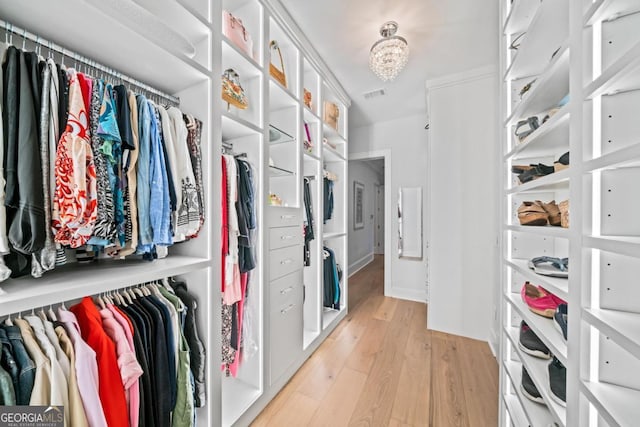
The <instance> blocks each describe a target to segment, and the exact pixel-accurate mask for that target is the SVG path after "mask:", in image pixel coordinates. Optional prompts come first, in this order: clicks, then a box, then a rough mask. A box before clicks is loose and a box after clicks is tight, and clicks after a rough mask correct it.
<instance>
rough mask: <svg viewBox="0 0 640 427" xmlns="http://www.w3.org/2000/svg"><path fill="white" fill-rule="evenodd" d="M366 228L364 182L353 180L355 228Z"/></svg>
mask: <svg viewBox="0 0 640 427" xmlns="http://www.w3.org/2000/svg"><path fill="white" fill-rule="evenodd" d="M361 228H364V184H362V183H360V182H358V181H353V229H354V230H359V229H361Z"/></svg>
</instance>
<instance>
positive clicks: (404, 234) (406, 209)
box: [398, 187, 422, 259]
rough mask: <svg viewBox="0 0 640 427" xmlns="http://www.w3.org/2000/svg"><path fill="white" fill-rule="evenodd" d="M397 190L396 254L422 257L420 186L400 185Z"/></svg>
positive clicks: (402, 256)
mask: <svg viewBox="0 0 640 427" xmlns="http://www.w3.org/2000/svg"><path fill="white" fill-rule="evenodd" d="M398 192H399V194H398V254H399V256H400V258H417V259H422V187H401V188H400V190H398Z"/></svg>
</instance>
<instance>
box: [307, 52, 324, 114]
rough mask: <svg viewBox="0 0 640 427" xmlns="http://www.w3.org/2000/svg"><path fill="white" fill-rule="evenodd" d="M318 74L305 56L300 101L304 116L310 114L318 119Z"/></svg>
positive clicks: (319, 103)
mask: <svg viewBox="0 0 640 427" xmlns="http://www.w3.org/2000/svg"><path fill="white" fill-rule="evenodd" d="M320 101H321V100H320V75H319V74H318V72H317V71H316V70H315V68H314V67H313V66H312V65H311V64H310V63H309V60H308V59H307V58H303V60H302V102H303V105H304V108H305V110H306V111H305V117H306V116H307V115H308V114H311V115H312V116H314V117H317V118H318V119H320V114H319V107H320V105H321V102H320Z"/></svg>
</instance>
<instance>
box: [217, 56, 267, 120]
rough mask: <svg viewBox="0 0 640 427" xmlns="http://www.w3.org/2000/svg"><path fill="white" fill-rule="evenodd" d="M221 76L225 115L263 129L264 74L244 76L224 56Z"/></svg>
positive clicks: (222, 103) (230, 118) (221, 101)
mask: <svg viewBox="0 0 640 427" xmlns="http://www.w3.org/2000/svg"><path fill="white" fill-rule="evenodd" d="M222 63H223V67H227V68H224V71H223V73H222V76H221V85H222V97H221V99H220V103H221V107H222V111H223V113H222V114H223V116H224V117H225V118H227V119H229V120H234V121H237V122H238V123H240V124H242V125H245V126H247V127H250V128H253V129H262V127H263V123H262V119H263V118H262V114H261V110H262V99H261V98H262V89H261V87H262V76H260V75H259V74H249V75H248V76H247V78H243V77H241V76H240V74H239V73H238V72H237V71H236V70H235V69H234V68H233V67H232V66H230V65H228V62H227V61H226V60H225V58H223V61H222Z"/></svg>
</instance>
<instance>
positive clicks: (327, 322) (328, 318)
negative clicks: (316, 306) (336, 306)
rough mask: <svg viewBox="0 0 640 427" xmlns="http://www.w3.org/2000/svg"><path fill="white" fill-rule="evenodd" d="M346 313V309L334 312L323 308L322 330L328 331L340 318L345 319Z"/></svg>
mask: <svg viewBox="0 0 640 427" xmlns="http://www.w3.org/2000/svg"><path fill="white" fill-rule="evenodd" d="M345 314H346V311H345V309H344V307H343V308H342V309H340V310H333V309H329V308H326V307H323V310H322V329H327V328H328V327H329V326H331V325H332V324H333V323H334V322H336V321H337V319H338V318H340V319H341V318H342V317H344V315H345Z"/></svg>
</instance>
